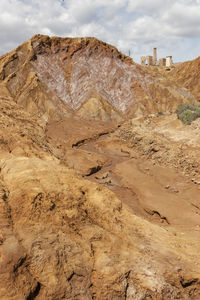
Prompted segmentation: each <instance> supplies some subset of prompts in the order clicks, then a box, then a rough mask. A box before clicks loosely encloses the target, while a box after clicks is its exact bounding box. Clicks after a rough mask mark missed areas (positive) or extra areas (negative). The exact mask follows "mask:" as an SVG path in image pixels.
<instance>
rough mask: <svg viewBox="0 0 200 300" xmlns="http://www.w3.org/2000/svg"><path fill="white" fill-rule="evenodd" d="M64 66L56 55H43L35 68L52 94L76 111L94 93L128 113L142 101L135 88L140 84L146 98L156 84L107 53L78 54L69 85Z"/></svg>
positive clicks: (73, 59) (132, 67)
mask: <svg viewBox="0 0 200 300" xmlns="http://www.w3.org/2000/svg"><path fill="white" fill-rule="evenodd" d="M62 64H63V62H62V63H61V61H60V59H59V56H57V55H53V54H52V55H51V56H48V55H46V56H40V55H39V56H38V58H37V61H36V62H35V63H34V66H35V68H36V72H37V74H38V76H39V77H40V78H41V79H42V81H43V82H44V83H45V84H46V85H47V87H48V88H49V90H51V91H52V92H54V93H55V94H56V95H57V96H58V97H59V98H60V99H61V100H62V101H64V102H65V103H67V104H68V105H69V106H70V107H71V108H72V109H74V110H77V109H79V108H80V106H81V105H82V104H83V103H84V102H85V101H86V100H87V99H88V97H90V95H91V93H98V94H99V95H100V96H102V97H103V98H105V99H106V100H107V101H108V102H109V103H110V104H111V105H113V106H114V107H115V108H116V109H118V110H119V111H122V112H125V111H126V110H127V108H128V107H130V106H131V105H132V103H133V102H135V101H140V100H141V95H140V94H139V93H138V91H137V90H136V89H134V84H135V83H137V84H139V85H140V86H141V88H142V89H143V90H144V92H145V93H146V94H148V93H149V92H148V90H149V85H151V84H153V80H152V79H151V77H150V76H148V75H144V74H140V69H138V67H137V66H135V65H129V64H127V63H125V62H123V61H121V59H120V58H112V57H106V56H105V53H103V52H100V53H93V55H91V56H90V55H89V50H87V49H86V50H85V52H82V53H81V56H80V54H79V53H78V52H77V53H76V54H75V55H74V56H73V58H72V61H71V64H72V70H71V78H70V82H67V79H66V74H65V71H64V70H63V68H62ZM67 87H68V88H69V89H67ZM68 90H69V91H70V93H68ZM149 96H150V95H149Z"/></svg>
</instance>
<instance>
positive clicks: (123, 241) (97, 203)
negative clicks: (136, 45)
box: [0, 36, 200, 300]
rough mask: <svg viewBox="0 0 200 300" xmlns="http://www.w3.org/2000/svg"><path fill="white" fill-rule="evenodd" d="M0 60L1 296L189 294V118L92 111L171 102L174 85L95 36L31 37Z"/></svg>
mask: <svg viewBox="0 0 200 300" xmlns="http://www.w3.org/2000/svg"><path fill="white" fill-rule="evenodd" d="M51 62H52V65H51ZM87 62H88V63H87ZM94 64H97V66H96V69H95V68H94ZM0 66H1V75H0V76H1V83H0V135H1V139H0V299H3V300H19V299H20V300H30V299H37V300H56V299H57V300H60V299H80V300H87V299H91V300H92V299H97V300H101V299H109V300H110V299H113V300H116V299H138V300H143V299H145V300H147V299H155V300H158V299H185V300H187V299H193V300H194V299H196V300H198V299H199V298H200V268H199V262H200V243H199V226H200V221H199V209H200V208H199V207H200V204H199V189H198V185H199V183H198V182H199V181H198V178H197V177H198V173H199V161H197V160H196V162H195V156H198V157H199V148H198V147H199V146H198V144H199V135H198V134H197V132H198V123H197V122H195V123H194V124H193V127H192V125H191V127H189V129H187V130H186V129H185V128H184V126H183V125H181V124H180V121H178V120H174V119H173V117H174V116H168V115H167V114H166V115H164V116H162V115H159V116H158V115H154V116H150V117H148V118H141V119H132V120H130V121H129V122H126V123H124V124H123V125H120V124H119V125H118V126H117V125H116V124H113V123H109V122H101V121H97V120H96V119H101V120H103V121H109V120H115V121H116V122H119V121H120V122H121V120H122V119H123V116H124V113H125V114H128V112H129V113H130V114H131V113H133V112H134V111H135V108H133V106H132V104H135V107H136V108H137V109H138V111H139V110H140V111H141V113H142V110H143V108H144V107H145V106H144V104H145V103H146V109H147V111H151V112H153V111H154V109H155V110H157V109H160V107H170V108H169V110H170V109H171V108H172V107H173V104H172V103H171V102H170V103H168V102H167V101H165V98H164V95H167V97H168V99H171V100H172V98H170V97H171V96H172V94H173V97H175V98H176V96H177V95H178V90H177V86H175V87H173V86H171V85H170V87H168V88H167V85H166V84H167V80H166V81H164V82H165V83H163V85H161V84H160V83H159V82H160V79H158V78H155V77H154V76H153V75H151V74H150V73H147V72H146V71H145V70H144V69H143V68H141V67H140V66H137V65H135V64H134V63H133V62H132V61H131V60H130V59H129V58H127V57H125V56H123V55H122V54H120V53H119V52H118V51H117V50H116V49H115V48H113V47H112V46H109V45H106V44H103V43H102V42H100V41H97V40H95V39H59V38H48V37H44V36H35V37H33V38H32V39H31V40H30V41H28V42H26V43H24V44H23V45H21V46H20V47H19V48H17V49H16V50H14V51H13V52H11V53H10V54H8V55H5V56H3V57H1V58H0ZM78 66H79V67H78ZM100 69H101V70H100ZM49 70H50V71H49ZM96 70H98V72H97V73H98V74H97V73H96ZM113 70H115V73H114V71H113ZM101 71H102V75H101V74H100V72H101ZM84 72H85V73H84ZM113 78H114V79H113ZM124 78H126V79H127V84H132V83H133V84H134V88H133V89H132V87H130V90H127V89H128V85H126V86H125V87H123V84H125V82H124ZM111 79H112V80H114V81H112V80H111ZM115 79H116V81H115ZM109 82H110V83H109ZM152 82H153V83H152ZM120 83H123V84H121V85H120ZM140 83H141V84H140ZM151 83H152V85H151ZM109 84H110V85H109ZM142 84H143V86H142ZM154 84H157V86H158V89H156V90H154ZM113 86H114V90H113V89H112V88H113ZM161 86H162V88H161ZM78 89H79V92H78ZM90 89H91V93H90ZM98 89H99V90H98ZM163 90H165V92H166V93H165V92H164V94H162V91H163ZM171 91H173V93H172V92H171ZM126 92H127V94H126ZM131 93H135V94H134V95H135V96H136V98H134V97H133V94H132V96H131ZM188 93H189V92H187V97H188V95H189V94H188ZM142 95H143V96H144V98H145V99H146V100H144V99H143V98H142V97H143V96H142ZM161 95H163V102H162V101H160V102H158V103H157V104H155V105H154V100H155V99H157V97H158V96H159V97H161ZM170 95H171V96H170ZM87 97H88V98H87ZM131 97H132V98H131ZM131 99H132V100H131ZM150 99H151V101H149V100H150ZM140 100H141V103H139V102H138V104H137V101H140ZM171 100H170V101H171ZM123 101H124V102H123ZM145 101H147V102H145ZM178 101H180V99H179V100H178ZM129 102H130V103H129ZM129 105H130V106H129ZM29 112H31V113H29ZM83 117H86V118H87V120H84V121H83V120H82V119H81V118H83ZM64 118H66V119H64ZM61 119H64V120H61ZM88 119H90V120H88ZM91 119H92V120H91ZM47 120H51V122H50V123H49V124H46V122H47ZM170 126H171V127H170ZM118 127H119V128H118ZM117 128H118V129H117ZM191 137H192V138H191ZM183 143H186V144H187V146H185V148H184V147H183ZM190 147H191V148H190ZM191 149H192V151H191ZM174 165H175V167H176V170H174ZM180 171H184V173H185V175H184V173H183V174H180V173H178V172H180ZM193 173H195V174H193ZM186 175H187V176H188V175H189V176H193V177H194V180H195V181H192V182H191V180H190V181H189V182H188V179H187V177H186ZM184 176H185V177H184Z"/></svg>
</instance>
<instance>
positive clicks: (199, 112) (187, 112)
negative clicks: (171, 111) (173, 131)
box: [176, 103, 200, 124]
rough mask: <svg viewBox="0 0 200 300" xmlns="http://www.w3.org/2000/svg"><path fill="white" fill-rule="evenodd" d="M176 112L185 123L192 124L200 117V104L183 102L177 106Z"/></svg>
mask: <svg viewBox="0 0 200 300" xmlns="http://www.w3.org/2000/svg"><path fill="white" fill-rule="evenodd" d="M176 114H177V117H178V119H180V120H181V121H182V122H183V123H184V124H191V123H192V121H194V120H196V119H197V118H200V105H199V104H198V105H195V104H189V103H181V104H179V106H178V107H177V110H176Z"/></svg>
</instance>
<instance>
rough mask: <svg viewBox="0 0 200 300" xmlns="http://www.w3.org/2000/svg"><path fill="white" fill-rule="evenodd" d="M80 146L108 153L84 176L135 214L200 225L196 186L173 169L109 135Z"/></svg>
mask: <svg viewBox="0 0 200 300" xmlns="http://www.w3.org/2000/svg"><path fill="white" fill-rule="evenodd" d="M79 149H81V150H86V151H90V152H93V153H96V154H103V155H104V156H106V157H107V159H108V162H107V163H105V164H104V165H103V166H102V167H101V168H100V169H99V170H98V169H97V170H96V172H94V173H93V174H91V176H87V179H89V180H91V181H95V182H97V183H99V184H102V185H104V186H106V187H107V188H109V189H110V190H112V191H113V192H114V193H115V194H116V195H117V197H118V198H119V199H120V200H121V201H122V202H123V203H124V204H126V205H128V207H129V209H130V210H131V211H132V212H133V213H134V214H136V215H139V216H141V217H144V218H145V219H148V220H150V221H151V222H156V223H159V224H161V225H166V226H169V225H174V226H176V227H179V228H182V229H183V228H190V229H192V228H193V227H195V228H198V226H200V219H199V209H198V207H199V206H198V205H199V196H198V195H199V188H198V186H196V185H194V184H192V183H191V182H190V181H188V179H187V178H186V177H185V176H183V174H181V173H180V172H178V171H177V170H176V169H173V168H172V167H166V166H159V165H158V164H155V163H152V162H151V161H150V160H148V159H144V158H140V154H139V153H138V151H137V150H136V149H130V148H128V147H126V145H123V144H117V143H112V142H111V140H110V137H109V135H108V136H102V137H99V139H98V140H96V141H87V142H86V143H84V144H82V145H81V146H80V147H79ZM195 203H196V204H195Z"/></svg>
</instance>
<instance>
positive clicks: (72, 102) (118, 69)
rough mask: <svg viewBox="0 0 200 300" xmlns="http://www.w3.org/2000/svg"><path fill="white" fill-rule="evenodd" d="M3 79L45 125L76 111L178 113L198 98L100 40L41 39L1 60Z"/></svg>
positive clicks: (102, 116) (115, 116)
mask: <svg viewBox="0 0 200 300" xmlns="http://www.w3.org/2000/svg"><path fill="white" fill-rule="evenodd" d="M0 80H1V81H0V82H1V83H2V84H4V85H5V86H6V87H7V88H8V90H9V92H10V94H11V96H12V97H13V98H14V99H15V101H16V102H17V103H19V104H20V105H23V106H24V107H25V108H26V110H28V111H29V112H31V113H36V114H40V116H41V117H43V119H44V120H46V121H47V120H60V119H61V118H65V117H67V116H69V115H71V114H73V113H76V114H78V115H79V116H81V117H84V118H87V119H98V120H104V121H108V120H116V121H119V120H122V119H123V118H124V117H125V116H127V114H129V115H133V114H134V113H136V114H137V115H141V114H144V113H145V114H146V113H149V112H153V111H154V112H155V111H173V110H174V109H175V107H176V105H177V103H180V102H182V101H184V100H186V101H192V100H193V98H194V97H193V96H192V95H191V94H190V93H189V92H187V90H186V91H185V92H184V93H183V92H182V90H181V89H180V88H179V86H176V85H175V84H174V85H169V84H168V83H167V84H166V82H165V81H163V80H162V77H161V78H160V77H155V76H152V74H151V72H149V71H148V70H147V69H146V68H144V67H141V66H140V65H138V64H136V63H134V62H133V61H132V59H131V58H129V57H127V56H125V55H123V54H122V53H120V52H119V51H118V50H117V49H116V48H115V47H113V46H111V45H108V44H106V43H104V42H102V41H99V40H97V39H95V38H75V39H72V38H57V37H54V38H50V37H48V36H41V35H36V36H34V37H32V38H31V39H30V40H28V41H27V42H25V43H24V44H22V45H21V46H19V47H18V48H17V49H15V50H13V51H12V52H10V53H8V54H7V55H4V56H2V57H1V58H0Z"/></svg>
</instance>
